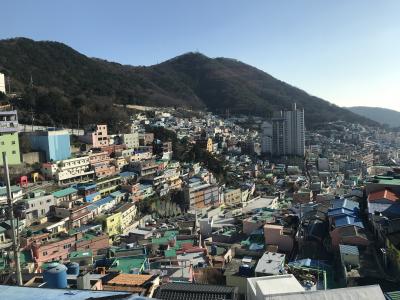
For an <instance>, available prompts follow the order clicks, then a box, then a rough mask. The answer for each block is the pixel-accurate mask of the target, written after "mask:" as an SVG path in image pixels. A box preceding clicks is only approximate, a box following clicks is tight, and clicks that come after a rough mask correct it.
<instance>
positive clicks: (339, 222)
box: [334, 216, 364, 228]
mask: <svg viewBox="0 0 400 300" xmlns="http://www.w3.org/2000/svg"><path fill="white" fill-rule="evenodd" d="M334 222H335V227H345V226H351V225H354V226H357V227H359V228H364V225H363V223H362V222H361V219H359V218H355V217H352V216H339V217H336V218H335V220H334Z"/></svg>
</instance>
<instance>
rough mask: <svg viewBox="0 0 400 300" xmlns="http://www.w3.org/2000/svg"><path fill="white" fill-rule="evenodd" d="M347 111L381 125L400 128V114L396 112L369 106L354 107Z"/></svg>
mask: <svg viewBox="0 0 400 300" xmlns="http://www.w3.org/2000/svg"><path fill="white" fill-rule="evenodd" d="M347 109H348V110H350V111H351V112H353V113H356V114H358V115H360V116H363V117H366V118H368V119H371V120H373V121H376V122H378V123H380V124H386V125H388V126H390V127H400V112H398V111H396V110H392V109H387V108H381V107H368V106H353V107H348V108H347Z"/></svg>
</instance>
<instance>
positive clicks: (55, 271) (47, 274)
mask: <svg viewBox="0 0 400 300" xmlns="http://www.w3.org/2000/svg"><path fill="white" fill-rule="evenodd" d="M43 281H44V282H46V287H48V288H53V289H65V288H67V286H68V284H67V267H66V266H64V265H62V264H58V265H57V266H55V267H53V268H48V269H46V270H45V271H44V273H43Z"/></svg>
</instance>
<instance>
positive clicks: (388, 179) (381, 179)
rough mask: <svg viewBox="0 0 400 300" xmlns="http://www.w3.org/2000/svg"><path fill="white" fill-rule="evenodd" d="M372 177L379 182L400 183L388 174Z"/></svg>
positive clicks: (399, 180)
mask: <svg viewBox="0 0 400 300" xmlns="http://www.w3.org/2000/svg"><path fill="white" fill-rule="evenodd" d="M374 179H377V180H378V181H379V182H378V183H379V184H387V185H400V179H397V178H393V177H389V176H375V177H374Z"/></svg>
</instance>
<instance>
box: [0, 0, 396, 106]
mask: <svg viewBox="0 0 400 300" xmlns="http://www.w3.org/2000/svg"><path fill="white" fill-rule="evenodd" d="M1 11H2V13H1V14H0V16H1V17H0V39H2V38H10V37H16V36H24V37H28V38H32V39H35V40H56V41H60V42H64V43H66V44H68V45H69V46H71V47H73V48H75V49H76V50H78V51H79V52H82V53H84V54H86V55H88V56H93V57H99V58H104V59H107V60H112V61H117V62H120V63H123V64H132V65H151V64H155V63H157V62H161V61H163V60H166V59H168V58H172V57H174V56H176V55H179V54H182V53H184V52H188V51H199V52H202V53H204V54H206V55H208V56H210V57H217V56H224V57H231V58H236V59H239V60H242V61H244V62H246V63H248V64H251V65H253V66H256V67H258V68H259V69H262V70H264V71H266V72H268V73H269V74H271V75H273V76H275V77H277V78H279V79H281V80H283V81H286V82H288V83H290V84H292V85H295V86H297V87H299V88H302V89H304V90H306V91H307V92H309V93H310V94H313V95H316V96H319V97H322V98H324V99H326V100H328V101H331V102H333V103H335V104H337V105H340V106H353V105H366V106H381V107H387V108H392V109H396V110H400V104H399V103H400V17H399V12H400V1H398V0H382V1H372V0H335V1H324V0H302V1H300V0H275V1H272V0H271V1H269V0H259V1H257V0H251V1H245V0H243V1H236V0H229V1H228V0H201V1H198V0H193V1H191V0H158V1H155V0H142V1H135V0H125V1H117V0H115V1H110V0H108V1H102V0H84V1H83V0H68V1H66V0H65V1H61V0H60V1H54V0H40V1H28V0H27V1H19V0H12V1H2V3H1Z"/></svg>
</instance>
